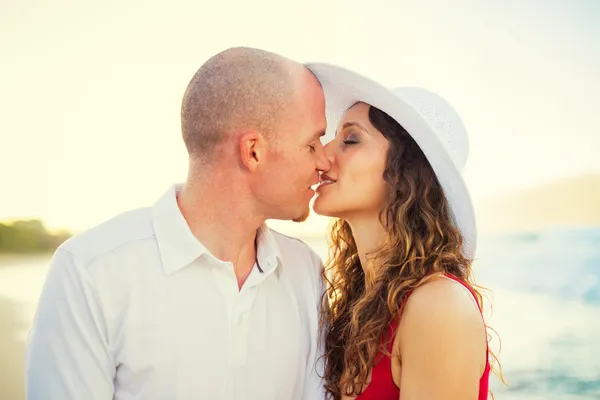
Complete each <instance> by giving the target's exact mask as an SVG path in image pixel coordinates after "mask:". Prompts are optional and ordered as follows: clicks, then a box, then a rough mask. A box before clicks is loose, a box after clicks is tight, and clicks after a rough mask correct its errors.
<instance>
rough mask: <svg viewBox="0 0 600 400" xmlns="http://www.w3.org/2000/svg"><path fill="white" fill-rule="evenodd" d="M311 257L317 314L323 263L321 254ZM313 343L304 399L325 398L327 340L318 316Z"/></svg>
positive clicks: (320, 298) (315, 399)
mask: <svg viewBox="0 0 600 400" xmlns="http://www.w3.org/2000/svg"><path fill="white" fill-rule="evenodd" d="M311 258H312V260H313V266H314V267H315V270H316V289H315V294H316V296H315V297H316V299H315V300H316V301H315V303H316V304H315V307H317V315H320V312H321V300H322V296H323V293H324V290H325V285H324V282H323V279H322V277H321V272H322V271H323V263H322V261H321V259H320V258H319V256H318V255H317V254H316V253H314V252H312V250H311ZM312 339H313V340H312V343H314V344H315V350H314V351H312V352H311V355H310V357H309V362H308V371H307V374H306V383H305V388H304V396H303V397H302V399H303V400H323V399H325V388H324V384H325V381H324V379H323V378H322V377H323V374H324V358H323V357H322V356H323V355H324V351H325V341H324V335H323V334H321V327H320V324H319V320H318V318H317V321H316V324H315V327H314V329H313V338H312Z"/></svg>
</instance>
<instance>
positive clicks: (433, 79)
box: [0, 0, 600, 400]
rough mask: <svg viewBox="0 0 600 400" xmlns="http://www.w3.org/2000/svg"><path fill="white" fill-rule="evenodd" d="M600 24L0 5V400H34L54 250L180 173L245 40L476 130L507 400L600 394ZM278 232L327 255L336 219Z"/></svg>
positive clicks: (555, 7) (463, 16) (489, 280)
mask: <svg viewBox="0 0 600 400" xmlns="http://www.w3.org/2000/svg"><path fill="white" fill-rule="evenodd" d="M599 20H600V3H598V2H597V1H594V0H574V1H571V2H560V1H541V0H532V1H528V2H519V1H512V0H510V1H503V2H492V1H481V0H461V1H456V2H447V1H445V0H422V1H419V2H416V1H403V0H402V1H398V0H394V1H391V0H389V1H388V0H371V1H369V2H354V1H347V0H346V1H342V0H331V1H327V2H319V1H317V0H306V1H303V2H278V1H275V0H257V1H253V2H241V1H240V2H233V3H228V2H217V3H211V4H206V2H191V1H185V0H173V1H171V2H169V3H168V4H167V3H164V4H162V3H157V2H149V1H141V0H130V1H128V2H117V1H114V0H106V1H104V2H101V3H98V2H92V1H89V0H81V1H77V2H74V1H70V0H56V1H54V2H51V3H48V2H43V1H41V0H26V1H11V0H8V1H2V2H0V48H1V49H2V51H1V52H0V88H1V89H0V109H1V110H3V112H2V117H1V118H0V400H23V399H24V398H25V394H24V386H23V351H24V340H25V338H26V335H27V332H28V330H29V327H30V324H31V320H32V318H33V315H34V312H35V308H36V305H37V301H38V298H39V295H40V291H41V287H42V285H43V282H44V279H45V275H46V273H47V268H48V264H49V259H50V257H51V254H52V251H53V249H54V248H55V247H56V245H58V244H59V243H60V242H61V241H63V240H64V239H65V238H66V237H68V236H69V235H72V234H77V233H78V232H81V231H83V230H85V229H88V228H90V227H92V226H94V225H96V224H98V223H100V222H102V221H104V220H106V219H108V218H110V217H112V216H113V215H115V214H117V213H120V212H121V211H123V210H128V209H132V208H137V207H144V206H148V205H151V204H152V203H153V202H154V201H155V199H157V198H158V196H160V194H162V193H163V192H164V190H166V189H167V187H168V186H169V185H170V184H172V183H173V182H179V181H182V180H183V179H185V172H186V168H187V157H186V153H185V148H184V146H183V143H182V141H181V138H180V133H179V132H180V128H179V107H180V104H181V96H182V94H183V91H184V90H185V86H186V85H187V83H188V81H189V79H190V77H191V76H192V74H193V73H194V72H195V71H196V69H197V68H198V67H199V65H200V64H201V63H202V62H204V61H205V60H206V59H207V58H209V57H210V56H212V55H213V54H215V53H217V52H219V51H221V50H224V49H225V48H228V47H231V46H239V45H244V46H252V47H259V48H264V49H266V50H270V51H274V52H277V53H280V54H283V55H285V56H288V57H291V58H293V59H295V60H298V61H315V60H317V61H325V62H331V63H335V64H340V65H344V66H347V67H349V68H352V69H355V70H357V71H359V72H362V73H364V74H366V75H369V76H371V77H373V78H374V79H377V80H379V81H380V82H382V83H383V84H385V85H388V86H397V85H416V86H425V87H427V88H429V89H431V90H433V91H436V92H438V93H440V94H441V95H442V96H444V97H446V98H447V99H448V100H449V101H450V103H452V104H453V106H454V107H455V108H456V109H457V111H458V112H459V114H460V115H461V116H462V118H463V120H464V122H465V124H466V126H467V129H468V131H469V134H470V156H469V161H468V164H467V167H466V170H465V171H464V175H465V180H466V182H467V184H468V186H469V188H470V189H471V192H472V195H473V201H474V204H475V208H476V214H477V222H478V229H479V245H478V250H477V254H476V261H475V265H474V271H475V278H476V280H477V282H478V283H479V284H481V285H483V286H485V287H487V288H489V289H490V293H489V302H488V303H487V307H486V310H485V312H486V318H487V319H488V324H489V325H490V326H491V327H493V328H494V329H495V330H496V331H497V333H498V336H496V335H492V339H491V348H492V349H493V350H494V352H496V353H497V354H498V355H499V358H500V362H501V364H502V367H503V373H504V376H505V378H506V381H507V383H508V385H507V386H505V385H503V384H502V383H501V382H500V381H499V380H498V379H497V378H495V377H494V378H492V389H493V391H494V393H495V395H496V399H500V400H502V399H507V400H525V399H526V400H538V399H539V400H541V399H543V400H580V399H590V400H591V399H600V340H599V339H598V338H599V337H600V157H598V149H600V134H599V132H598V127H597V125H598V124H597V116H596V115H597V111H598V106H599V105H600V73H599V72H598V71H600V24H598V23H597V21H599ZM269 224H270V225H271V226H272V227H273V228H274V229H277V230H279V231H281V232H283V233H286V234H289V235H293V236H297V237H300V238H302V239H303V240H305V241H306V242H307V243H308V244H309V245H311V246H312V247H313V248H314V249H315V250H316V251H317V252H318V253H319V254H320V255H321V256H322V257H323V258H326V253H327V243H326V241H325V235H324V232H325V231H326V229H327V220H326V219H324V218H322V217H318V216H314V215H312V216H311V217H310V218H309V219H308V221H306V222H305V223H302V224H295V223H291V222H282V221H269ZM499 339H500V340H501V342H500V340H499ZM500 345H501V348H500Z"/></svg>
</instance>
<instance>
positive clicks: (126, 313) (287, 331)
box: [26, 48, 329, 400]
mask: <svg viewBox="0 0 600 400" xmlns="http://www.w3.org/2000/svg"><path fill="white" fill-rule="evenodd" d="M324 101H325V100H324V97H323V92H322V88H321V86H320V84H319V83H318V81H317V80H316V78H315V77H314V76H313V75H312V74H311V73H310V72H309V71H308V70H307V69H306V68H305V67H303V66H301V65H299V64H296V63H294V62H292V61H290V60H288V59H285V58H283V57H280V56H277V55H275V54H271V53H268V52H264V51H260V50H256V49H248V48H234V49H229V50H226V51H224V52H222V53H220V54H218V55H216V56H214V57H213V58H211V59H210V60H208V61H207V62H206V63H205V64H204V65H203V66H202V67H201V68H200V69H199V70H198V72H197V73H196V74H195V75H194V77H193V78H192V80H191V82H190V83H189V86H188V88H187V90H186V92H185V95H184V98H183V104H182V111H181V118H182V132H183V139H184V142H185V145H186V147H187V150H188V152H189V173H188V177H187V180H186V182H185V183H184V184H183V185H181V186H179V185H176V186H174V187H172V188H170V189H169V190H168V191H167V192H166V193H165V194H164V196H163V197H162V198H161V199H159V200H158V201H157V202H156V204H154V206H152V207H150V208H144V209H139V210H134V211H129V212H126V213H124V214H121V215H119V216H116V217H115V218H113V219H112V220H109V221H107V222H105V223H103V224H101V225H100V226H98V227H95V228H93V229H91V230H89V231H87V232H84V233H82V234H80V235H77V236H75V237H74V238H72V239H70V240H68V241H67V242H66V243H64V244H63V245H62V246H61V247H60V248H59V249H58V250H57V251H56V253H55V255H54V257H53V260H52V265H51V268H50V270H49V273H48V276H47V281H46V283H45V286H44V289H43V293H42V295H41V298H40V302H39V308H38V311H37V313H36V317H35V320H34V323H33V327H32V330H31V332H30V336H29V338H28V347H27V357H26V362H27V365H26V384H27V397H28V399H31V400H38V399H44V400H53V399H56V400H59V399H60V400H108V399H113V398H114V399H124V400H125V399H127V400H128V399H144V400H151V399H211V400H219V399H248V400H254V399H261V400H285V399H290V400H292V399H294V400H295V399H311V400H312V399H319V398H323V390H322V385H321V381H320V378H319V376H318V374H317V372H318V371H316V367H315V366H316V364H317V363H318V358H319V356H320V353H319V348H318V347H319V346H318V345H317V343H318V317H319V315H318V311H319V310H318V308H319V307H318V305H319V302H320V296H321V287H320V286H321V280H320V272H321V263H320V260H319V258H318V256H317V255H316V253H314V252H313V251H311V250H310V249H309V248H308V246H307V245H305V244H304V243H302V242H301V241H299V240H296V239H292V238H288V237H286V236H284V235H281V234H279V233H276V232H274V231H272V230H270V229H269V228H268V227H267V226H266V225H265V224H264V222H265V220H266V219H286V220H296V221H302V220H304V219H305V218H306V217H307V215H308V212H309V208H308V204H309V200H310V199H311V197H312V196H313V194H314V192H313V191H312V190H311V189H310V187H311V186H312V185H314V184H316V183H317V182H318V180H319V171H320V170H327V169H328V168H329V165H328V161H327V159H326V157H325V155H324V152H323V148H322V145H321V143H320V137H321V136H322V135H323V134H324V131H325V128H326V122H325V104H324Z"/></svg>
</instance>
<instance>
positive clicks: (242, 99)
mask: <svg viewBox="0 0 600 400" xmlns="http://www.w3.org/2000/svg"><path fill="white" fill-rule="evenodd" d="M306 74H310V72H308V70H307V69H306V68H304V67H303V66H301V65H300V64H297V63H295V62H293V61H291V60H289V59H287V58H284V57H282V56H279V55H276V54H273V53H269V52H266V51H262V50H258V49H251V48H233V49H229V50H226V51H224V52H222V53H219V54H217V55H216V56H214V57H212V58H211V59H209V60H208V61H207V62H206V63H204V64H203V65H202V66H201V67H200V69H199V70H198V71H197V72H196V74H195V75H194V76H193V78H192V79H191V81H190V83H189V85H188V87H187V89H186V91H185V94H184V96H183V103H182V108H181V125H182V133H183V140H184V142H185V145H186V147H187V149H188V152H189V154H190V157H191V158H193V159H197V160H199V161H200V160H201V161H204V162H207V161H211V159H212V158H213V157H214V156H215V155H216V154H218V153H219V145H220V144H221V143H222V142H224V141H225V140H226V139H227V137H228V135H229V134H231V133H232V132H236V131H240V130H256V131H259V132H261V133H262V134H264V135H266V136H267V137H268V136H272V135H274V133H275V132H276V131H277V130H278V125H279V124H280V123H281V122H282V121H284V120H285V119H286V118H289V117H290V116H291V115H292V114H293V112H294V108H295V104H296V102H297V97H298V88H299V86H300V85H302V84H303V82H306V79H307V78H306Z"/></svg>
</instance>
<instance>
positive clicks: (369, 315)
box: [309, 64, 490, 400]
mask: <svg viewBox="0 0 600 400" xmlns="http://www.w3.org/2000/svg"><path fill="white" fill-rule="evenodd" d="M309 68H310V69H311V70H312V71H313V72H314V73H315V75H316V76H317V77H318V78H319V80H320V81H321V83H322V84H323V88H324V90H325V95H326V102H327V113H328V125H329V127H330V129H335V130H336V132H335V137H334V138H333V139H332V140H331V141H330V142H329V143H328V144H327V145H326V146H325V153H326V154H327V156H328V158H329V161H330V163H331V169H330V170H329V171H327V172H326V173H324V174H322V177H321V185H320V186H319V188H318V189H317V197H316V199H315V202H314V210H315V212H316V213H318V214H321V215H326V216H330V217H334V218H335V220H334V221H335V222H334V224H333V227H332V232H331V236H332V248H331V250H332V254H331V255H332V257H331V259H330V261H329V263H328V265H327V267H326V270H325V275H326V279H327V280H328V283H329V287H328V289H327V292H326V294H327V300H328V301H327V302H326V304H327V305H328V307H326V310H327V311H326V312H325V313H324V315H323V324H324V327H325V329H324V334H325V338H324V339H325V346H326V358H325V381H326V385H325V387H326V390H327V394H328V397H329V398H333V399H336V400H337V399H353V398H357V399H360V400H371V399H378V400H387V399H399V398H401V399H403V400H404V399H406V400H413V399H417V400H421V399H445V400H454V399H457V400H458V399H460V400H469V399H473V400H475V399H486V398H487V393H488V379H489V373H490V363H489V360H488V346H487V334H486V326H485V324H484V321H483V318H482V314H481V302H482V296H481V294H480V293H479V292H478V291H477V289H476V288H475V286H474V283H473V280H472V278H471V257H472V255H473V252H474V250H475V236H476V234H475V219H474V213H473V207H472V203H471V200H470V197H469V193H468V191H467V188H466V186H465V184H464V182H463V180H462V178H461V173H460V170H461V169H462V167H463V165H464V163H465V161H466V157H467V153H468V143H467V136H466V131H465V129H464V127H463V125H462V122H461V120H460V118H459V117H458V115H457V114H456V113H455V112H454V110H453V109H452V108H451V107H450V106H449V105H448V104H447V103H446V102H445V101H444V100H443V99H441V98H440V97H438V96H437V95H434V94H433V93H430V92H428V91H426V90H423V89H419V88H401V89H397V90H394V91H390V90H388V89H386V88H384V87H382V86H380V85H378V84H377V83H375V82H372V81H370V80H369V79H367V78H364V77H362V76H360V75H358V74H355V73H353V72H351V71H348V70H345V69H342V68H339V67H335V66H331V65H327V64H310V65H309ZM337 121H339V123H337Z"/></svg>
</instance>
